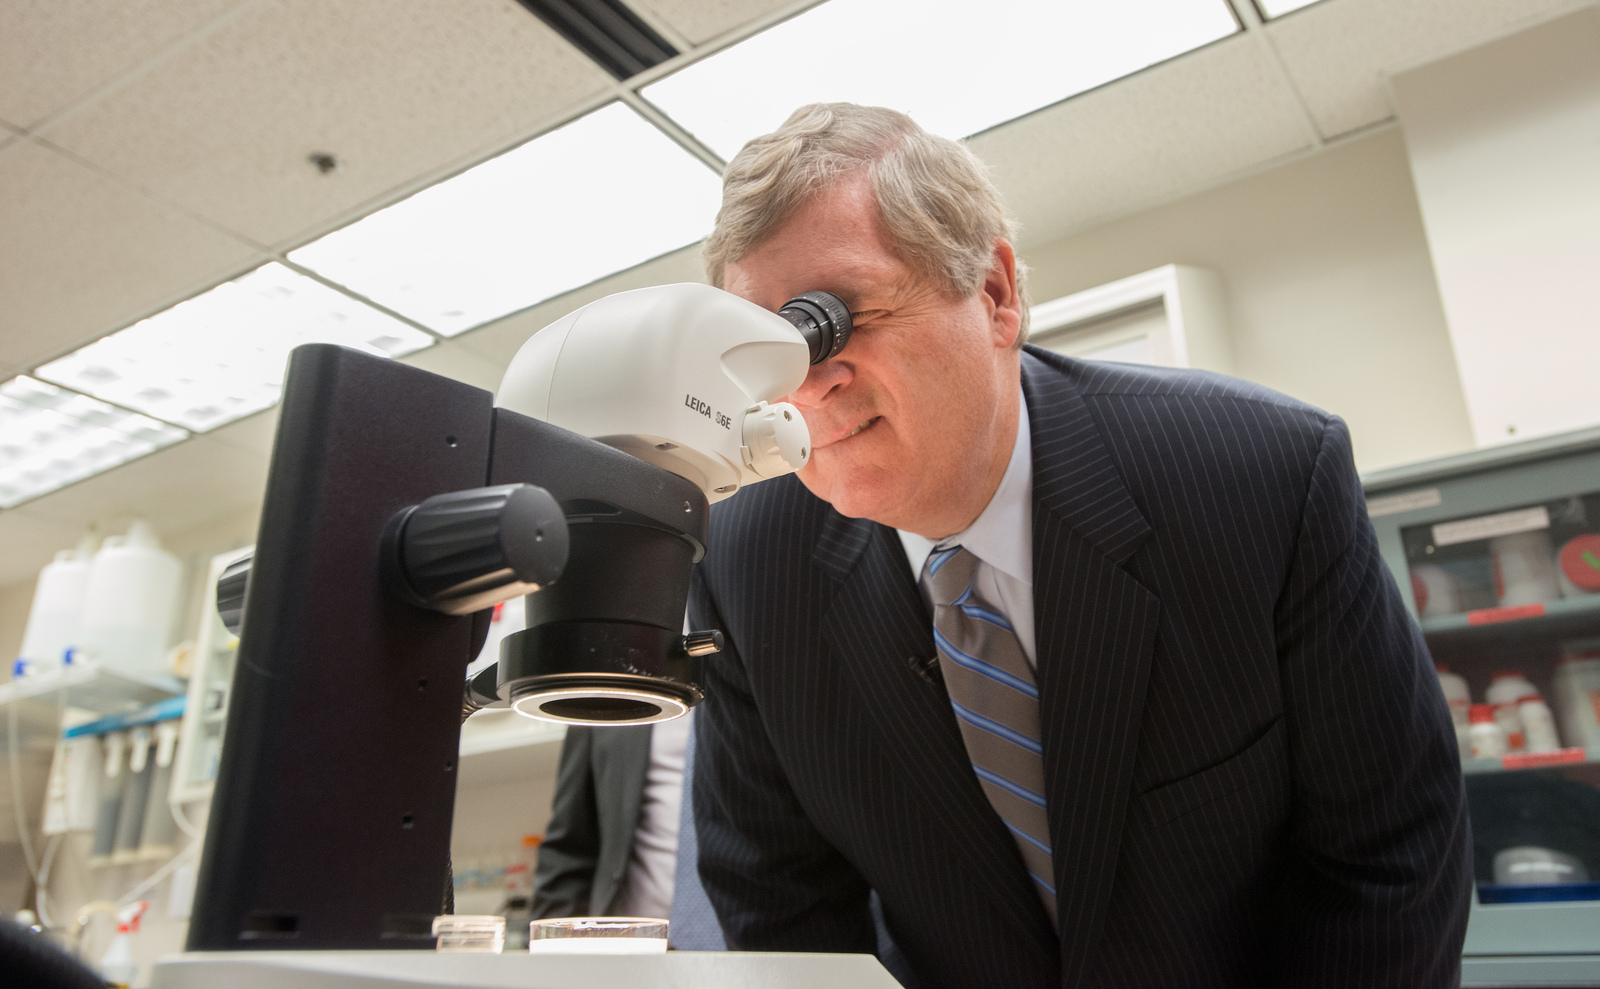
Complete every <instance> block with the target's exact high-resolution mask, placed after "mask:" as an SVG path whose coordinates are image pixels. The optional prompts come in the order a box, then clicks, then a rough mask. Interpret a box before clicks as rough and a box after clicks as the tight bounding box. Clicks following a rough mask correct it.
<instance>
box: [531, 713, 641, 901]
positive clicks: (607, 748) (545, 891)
mask: <svg viewBox="0 0 1600 989" xmlns="http://www.w3.org/2000/svg"><path fill="white" fill-rule="evenodd" d="M651 731H652V726H651V725H638V726H630V727H616V728H598V729H597V728H586V727H580V726H576V725H575V726H572V727H569V728H568V729H567V740H566V742H565V744H563V745H562V748H561V767H560V771H559V773H558V774H557V778H556V794H555V800H554V802H553V804H552V808H551V818H550V825H549V827H548V828H547V829H546V831H545V838H544V842H543V843H542V844H541V845H540V846H539V864H538V866H537V867H536V868H535V869H534V874H533V882H534V886H533V908H532V914H533V918H534V919H535V920H539V919H542V918H546V917H579V916H589V917H595V916H605V915H606V914H608V913H610V912H611V906H612V903H613V902H614V901H615V900H616V899H617V893H618V892H619V891H620V890H621V888H622V883H623V879H624V877H625V876H626V875H627V872H628V862H629V858H630V857H631V855H632V852H633V840H634V833H635V831H636V830H637V828H638V824H639V810H640V807H641V805H642V804H643V798H644V788H645V777H646V774H647V773H648V771H649V768H650V736H651Z"/></svg>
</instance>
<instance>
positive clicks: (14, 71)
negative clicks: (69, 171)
mask: <svg viewBox="0 0 1600 989" xmlns="http://www.w3.org/2000/svg"><path fill="white" fill-rule="evenodd" d="M238 3H239V0H119V2H117V3H106V2H104V0H6V2H5V3H0V117H4V118H5V119H7V120H10V121H12V122H13V123H15V124H18V125H20V126H23V127H32V126H33V125H34V124H35V123H37V122H39V121H40V120H42V119H44V118H45V117H47V116H49V115H50V114H53V113H55V112H57V111H59V110H61V109H62V108H64V107H67V106H69V105H71V104H72V103H73V102H74V101H76V100H78V99H81V98H82V97H83V96H84V95H86V94H87V93H89V92H90V91H91V90H93V89H94V88H95V87H96V86H99V85H101V84H103V83H105V82H107V81H108V80H110V79H113V78H115V77H116V76H117V75H119V74H120V73H123V72H126V71H127V70H128V69H131V68H133V67H134V66H136V65H138V64H139V63H140V62H142V61H144V60H145V59H147V58H149V57H150V56H152V55H154V54H155V53H156V52H158V51H160V50H161V49H162V48H164V47H165V46H167V45H169V44H171V43H172V42H174V41H176V40H177V39H179V38H181V37H183V36H184V35H185V34H188V33H190V32H192V31H195V30H196V29H198V28H200V27H202V26H204V25H205V24H206V23H207V22H208V21H211V20H212V19H214V18H216V17H217V16H218V15H219V14H221V13H223V12H224V11H226V10H227V9H228V8H229V7H233V6H237V5H238Z"/></svg>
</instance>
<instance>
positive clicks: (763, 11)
mask: <svg viewBox="0 0 1600 989" xmlns="http://www.w3.org/2000/svg"><path fill="white" fill-rule="evenodd" d="M632 2H633V4H634V5H635V6H638V7H643V8H644V9H645V10H647V11H649V12H650V13H652V14H655V15H656V16H657V17H659V18H660V19H661V20H663V21H666V22H667V24H668V25H670V26H671V27H672V28H674V29H675V30H676V31H677V32H678V33H679V34H681V35H683V36H684V37H685V38H688V39H689V40H690V41H692V42H694V43H695V44H697V45H699V44H703V43H705V42H707V41H710V40H711V39H712V38H715V37H717V36H718V35H722V34H726V33H727V32H729V31H732V30H734V29H735V28H740V27H744V26H745V25H746V24H749V23H750V22H751V21H754V20H756V19H757V18H761V17H766V16H768V15H770V14H773V13H776V12H777V11H780V10H783V9H784V8H793V7H795V6H796V4H795V0H632Z"/></svg>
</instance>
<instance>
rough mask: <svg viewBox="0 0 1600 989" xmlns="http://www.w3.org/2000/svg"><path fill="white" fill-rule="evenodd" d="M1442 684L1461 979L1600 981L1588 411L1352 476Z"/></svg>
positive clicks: (1594, 464) (1598, 633)
mask: <svg viewBox="0 0 1600 989" xmlns="http://www.w3.org/2000/svg"><path fill="white" fill-rule="evenodd" d="M1363 483H1364V487H1365V489H1366V495H1367V509H1368V513H1369V515H1370V516H1371V518H1372V524H1373V527H1374V529H1375V530H1376V533H1377V538H1378V546H1379V549H1380V551H1381V553H1382V555H1383V559H1384V561H1385V563H1387V564H1388V566H1389V569H1390V570H1391V571H1392V572H1393V574H1394V577H1395V580H1396V582H1397V584H1398V585H1399V587H1400V592H1401V594H1402V596H1403V597H1404V599H1405V602H1406V605H1407V607H1408V608H1409V609H1410V610H1411V613H1412V615H1413V616H1414V617H1415V618H1416V619H1417V623H1418V625H1419V626H1420V628H1421V630H1422V634H1423V636H1424V638H1425V639H1426V640H1427V643H1428V648H1429V651H1430V652H1431V653H1432V656H1433V660H1434V663H1435V664H1436V666H1437V668H1438V671H1439V678H1440V685H1441V687H1442V688H1443V689H1444V693H1445V696H1446V699H1447V700H1448V701H1449V702H1450V706H1451V714H1452V718H1453V719H1454V721H1455V725H1456V735H1457V740H1458V743H1459V744H1460V747H1461V750H1462V753H1461V754H1462V758H1461V767H1462V772H1463V773H1464V781H1465V786H1466V792H1467V802H1468V806H1469V810H1470V814H1471V818H1472V831H1473V844H1474V847H1473V869H1474V879H1475V883H1474V896H1473V903H1472V915H1471V920H1470V922H1469V924H1468V928H1467V940H1466V946H1465V949H1464V958H1463V984H1465V985H1482V986H1492V985H1600V429H1592V430H1585V431H1582V432H1577V433H1569V434H1565V435H1562V436H1556V437H1547V438H1543V439H1540V440H1535V441H1528V442H1523V443H1518V444H1507V445H1505V446H1500V447H1495V448H1491V449H1486V450H1479V451H1475V452H1472V453H1468V454H1463V455H1460V456H1455V457H1449V458H1445V459H1441V460H1436V461H1430V462H1426V463H1420V464H1414V465H1410V466H1407V467H1403V468H1396V469H1393V470H1388V471H1383V472H1380V473H1374V474H1369V475H1367V476H1365V477H1364V478H1363Z"/></svg>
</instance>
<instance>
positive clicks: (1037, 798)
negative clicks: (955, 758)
mask: <svg viewBox="0 0 1600 989" xmlns="http://www.w3.org/2000/svg"><path fill="white" fill-rule="evenodd" d="M977 569H978V558H977V557H976V556H973V555H972V554H971V553H969V552H967V551H966V550H965V549H962V548H961V547H960V546H956V547H954V548H952V549H942V550H935V551H934V552H933V553H932V554H930V555H929V556H928V562H927V563H926V564H925V565H924V575H925V579H926V580H927V582H928V590H929V592H930V593H931V594H932V595H933V639H934V643H935V644H936V645H937V646H938V648H939V672H940V673H941V674H942V675H943V677H944V683H945V689H946V690H947V691H949V694H950V706H951V707H953V708H955V712H956V723H957V724H958V725H960V727H961V737H962V740H963V741H965V742H966V745H967V756H968V757H969V758H971V760H972V768H973V771H974V772H976V773H977V775H978V782H979V784H980V785H981V786H982V787H983V792H984V793H985V795H987V796H988V798H989V803H990V804H991V805H993V807H994V809H995V811H996V812H997V813H998V814H999V815H1000V820H1001V821H1003V822H1005V826H1006V827H1007V828H1010V829H1011V834H1012V836H1013V837H1014V838H1015V839H1016V842H1017V848H1018V849H1019V850H1021V852H1022V862H1023V865H1024V866H1025V867H1026V868H1027V870H1028V875H1029V876H1030V877H1031V878H1032V879H1033V884H1034V886H1035V888H1037V889H1038V891H1039V898H1040V899H1041V900H1043V901H1044V907H1045V911H1046V912H1048V913H1049V914H1050V920H1051V922H1052V923H1054V922H1055V919H1056V887H1055V870H1054V868H1052V866H1051V862H1050V823H1049V820H1048V818H1047V817H1046V815H1045V786H1044V757H1043V753H1044V749H1043V746H1042V745H1041V744H1040V738H1041V735H1040V733H1039V688H1038V687H1037V686H1036V685H1035V683H1034V679H1033V668H1032V667H1031V666H1030V665H1029V664H1028V657H1027V656H1026V655H1025V654H1024V653H1023V651H1022V646H1021V644H1020V643H1018V642H1017V634H1016V632H1014V631H1012V628H1011V623H1010V622H1008V621H1006V619H1005V617H1004V616H1003V615H1000V614H998V613H997V612H996V611H995V610H994V609H993V608H990V607H986V606H985V602H983V601H981V600H980V599H979V598H977V597H975V596H974V594H973V586H972V585H973V577H974V575H975V574H976V572H977Z"/></svg>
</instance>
